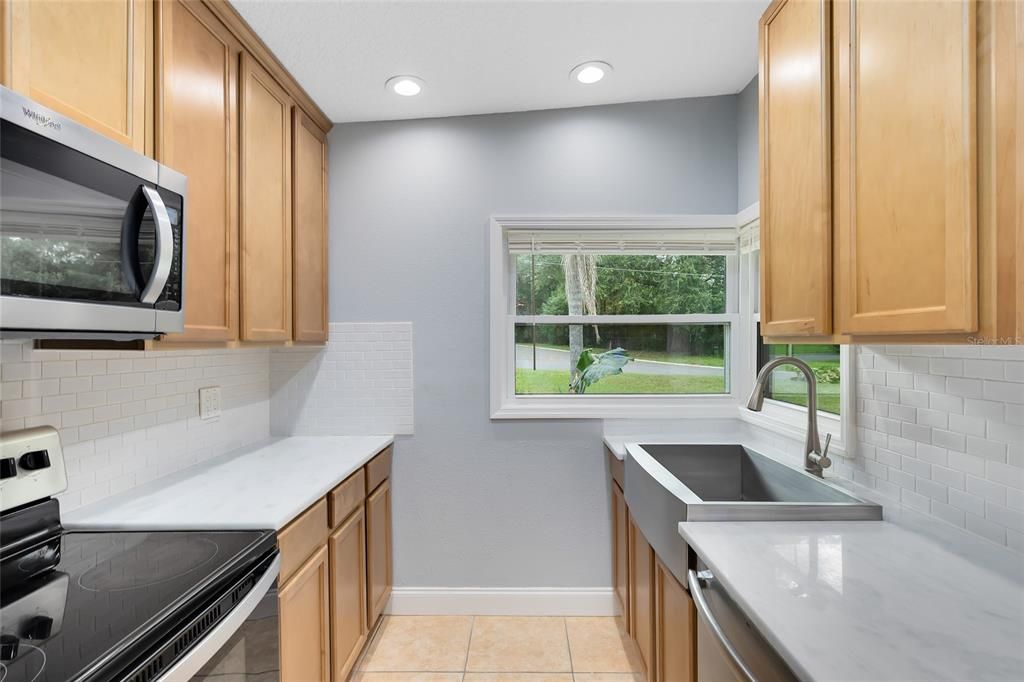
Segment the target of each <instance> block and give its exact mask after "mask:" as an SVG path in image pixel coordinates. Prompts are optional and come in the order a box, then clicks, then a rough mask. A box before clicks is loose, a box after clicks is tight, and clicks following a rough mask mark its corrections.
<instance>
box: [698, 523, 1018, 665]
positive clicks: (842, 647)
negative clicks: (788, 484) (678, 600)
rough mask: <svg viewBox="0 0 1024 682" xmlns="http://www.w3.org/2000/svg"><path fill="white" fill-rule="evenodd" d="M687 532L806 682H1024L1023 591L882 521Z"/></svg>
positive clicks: (720, 526) (724, 526) (713, 526)
mask: <svg viewBox="0 0 1024 682" xmlns="http://www.w3.org/2000/svg"><path fill="white" fill-rule="evenodd" d="M679 532H680V534H681V535H682V536H683V538H684V539H685V540H686V541H687V542H688V543H689V544H690V546H691V547H692V548H693V549H694V550H695V551H696V552H697V554H698V555H699V556H700V557H701V558H702V559H703V560H704V562H705V563H706V564H707V565H708V567H709V568H710V569H711V571H712V572H713V573H714V575H715V578H716V579H717V580H719V581H720V582H721V583H722V584H723V585H724V587H725V588H726V590H727V591H728V592H729V595H730V596H731V597H732V598H733V599H734V600H735V601H736V602H737V604H738V605H739V606H740V608H741V609H743V611H744V612H745V614H746V615H747V617H748V618H750V620H751V622H753V623H754V624H755V625H756V626H757V628H758V630H759V631H760V632H761V633H762V634H763V635H764V636H765V637H766V639H768V641H769V642H770V643H771V644H772V646H773V647H774V648H775V649H776V650H777V651H778V652H779V654H780V655H782V657H783V658H784V659H785V660H786V661H787V662H788V663H789V665H790V666H791V667H792V668H793V670H794V672H796V673H797V674H798V675H799V676H800V677H801V678H803V679H807V680H810V679H814V680H901V681H907V680H922V681H923V680H929V681H930V680H1022V679H1024V587H1022V585H1021V584H1019V583H1014V582H1012V581H1011V580H1009V579H1008V578H1006V577H1003V576H1002V575H999V574H997V573H994V572H991V571H988V570H987V569H986V568H984V567H982V566H980V565H978V564H976V563H972V562H971V561H968V560H967V559H965V558H963V557H961V556H957V555H956V554H953V553H952V552H950V551H948V550H947V549H945V548H944V547H943V546H941V545H940V544H939V543H937V542H935V541H934V540H932V539H930V538H928V537H926V536H923V535H921V534H919V533H915V532H913V531H910V530H907V529H905V528H901V527H900V526H898V525H896V524H893V523H887V522H885V521H878V522H873V521H872V522H867V521H846V522H758V523H725V522H703V523H700V522H691V523H681V524H679ZM1021 568H1022V574H1024V557H1022V561H1021Z"/></svg>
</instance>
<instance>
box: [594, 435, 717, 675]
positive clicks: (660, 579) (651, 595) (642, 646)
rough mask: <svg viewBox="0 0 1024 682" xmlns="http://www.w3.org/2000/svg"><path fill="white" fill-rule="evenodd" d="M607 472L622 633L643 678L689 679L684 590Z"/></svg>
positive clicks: (690, 614) (689, 622)
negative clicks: (633, 644)
mask: <svg viewBox="0 0 1024 682" xmlns="http://www.w3.org/2000/svg"><path fill="white" fill-rule="evenodd" d="M609 457H612V455H610V453H609ZM613 464H614V463H613ZM612 472H613V477H612V483H611V493H612V495H611V503H612V578H613V580H612V582H613V588H614V592H615V597H616V599H618V601H619V605H620V607H622V609H623V621H624V623H625V627H626V631H627V633H628V634H629V635H630V636H631V637H632V639H633V641H634V642H636V645H637V649H638V650H639V652H640V658H641V659H642V661H643V665H644V671H645V673H646V679H647V682H695V681H696V679H697V611H696V608H695V607H694V604H693V600H692V599H691V598H690V592H689V591H688V590H687V589H686V587H685V586H684V585H683V584H682V583H680V582H679V581H678V580H677V579H676V577H675V576H674V575H673V574H672V572H671V571H669V569H668V567H666V566H665V564H664V563H662V561H661V559H660V558H659V557H658V555H657V554H656V553H655V552H654V548H653V547H651V545H650V543H648V542H647V538H645V537H644V534H643V532H642V531H641V530H640V528H639V527H638V526H637V524H636V522H635V521H634V520H633V517H632V516H631V515H630V513H629V507H628V506H627V504H626V498H625V495H624V494H623V492H622V488H621V487H620V484H619V480H620V479H619V478H616V477H615V476H614V474H615V470H614V468H613V469H612ZM623 479H624V477H623ZM623 482H624V480H623ZM680 542H682V539H681V538H680Z"/></svg>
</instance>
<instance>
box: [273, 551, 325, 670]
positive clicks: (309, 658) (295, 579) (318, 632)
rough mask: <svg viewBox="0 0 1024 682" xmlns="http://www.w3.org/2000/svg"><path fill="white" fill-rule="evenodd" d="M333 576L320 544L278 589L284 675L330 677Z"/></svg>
mask: <svg viewBox="0 0 1024 682" xmlns="http://www.w3.org/2000/svg"><path fill="white" fill-rule="evenodd" d="M329 594H330V580H329V570H328V561H327V548H326V547H321V548H320V549H319V550H317V552H316V553H314V554H313V556H312V557H310V558H309V560H308V561H307V562H306V563H305V564H303V565H302V567H301V568H300V569H299V570H298V571H297V572H296V573H295V574H294V575H293V576H292V577H291V579H290V580H288V581H287V582H286V583H285V584H284V586H283V587H281V589H280V590H279V591H278V606H279V611H280V621H281V642H280V646H281V679H282V680H303V681H304V682H316V681H318V680H322V681H323V682H327V681H328V680H330V679H331V663H330V662H331V654H330V651H331V642H330V615H329V614H330V605H329V604H330V600H329Z"/></svg>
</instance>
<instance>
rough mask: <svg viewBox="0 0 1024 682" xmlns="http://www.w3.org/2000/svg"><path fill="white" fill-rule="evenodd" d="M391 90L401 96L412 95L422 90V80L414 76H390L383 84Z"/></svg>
mask: <svg viewBox="0 0 1024 682" xmlns="http://www.w3.org/2000/svg"><path fill="white" fill-rule="evenodd" d="M384 87H386V88H387V89H388V90H390V91H391V92H393V93H395V94H396V95H401V96H402V97H412V96H413V95H418V94H420V91H422V90H423V80H422V79H420V78H417V77H416V76H392V77H391V78H389V79H388V81H387V83H385V84H384Z"/></svg>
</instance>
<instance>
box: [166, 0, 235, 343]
mask: <svg viewBox="0 0 1024 682" xmlns="http://www.w3.org/2000/svg"><path fill="white" fill-rule="evenodd" d="M158 7H159V8H160V16H159V21H158V26H159V31H158V40H157V63H158V82H159V88H158V91H157V92H158V95H157V116H158V126H157V131H158V136H157V159H158V160H159V161H160V162H161V163H164V164H166V165H168V166H170V167H171V168H174V169H175V170H177V171H180V172H182V173H184V174H185V175H187V176H188V179H189V183H188V200H187V201H186V203H185V225H186V230H187V233H186V239H185V249H186V254H185V262H186V269H185V332H184V333H183V334H172V335H169V336H168V337H167V339H168V340H169V341H175V342H177V341H233V340H236V339H237V338H238V61H239V55H240V54H241V47H240V45H239V43H238V42H237V40H235V38H234V37H233V36H232V34H231V33H230V32H229V31H228V30H227V29H226V28H225V27H224V25H223V24H222V23H221V22H220V21H219V20H218V19H217V18H216V17H215V16H214V15H213V14H212V13H211V12H210V11H209V10H208V9H207V8H206V7H205V6H204V5H202V4H201V3H198V2H189V1H185V0H166V1H165V2H161V3H159V5H158Z"/></svg>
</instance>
